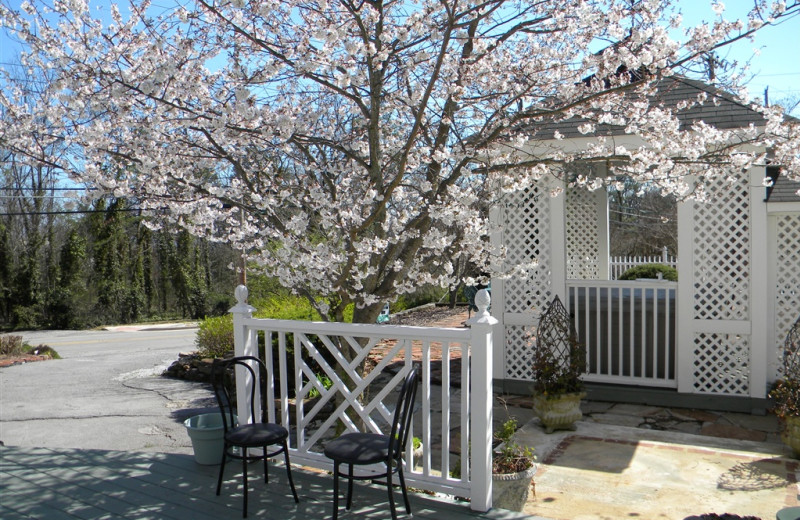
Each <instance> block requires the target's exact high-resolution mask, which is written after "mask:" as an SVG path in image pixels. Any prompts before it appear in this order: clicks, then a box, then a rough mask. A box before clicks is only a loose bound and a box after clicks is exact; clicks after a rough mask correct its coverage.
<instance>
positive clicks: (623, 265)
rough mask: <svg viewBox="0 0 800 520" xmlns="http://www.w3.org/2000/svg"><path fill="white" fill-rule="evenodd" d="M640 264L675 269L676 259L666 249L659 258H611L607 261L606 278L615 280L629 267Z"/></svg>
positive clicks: (654, 256)
mask: <svg viewBox="0 0 800 520" xmlns="http://www.w3.org/2000/svg"><path fill="white" fill-rule="evenodd" d="M642 264H665V265H668V266H670V267H674V268H675V269H677V268H678V257H676V256H672V255H670V254H669V250H668V249H667V248H666V247H665V248H664V249H663V251H662V252H661V255H660V256H659V255H651V256H611V257H609V259H608V278H609V280H617V279H618V278H619V277H620V276H621V275H622V273H624V272H625V271H627V270H628V269H630V268H631V267H635V266H637V265H642Z"/></svg>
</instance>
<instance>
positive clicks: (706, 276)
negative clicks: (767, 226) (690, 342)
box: [693, 177, 766, 320]
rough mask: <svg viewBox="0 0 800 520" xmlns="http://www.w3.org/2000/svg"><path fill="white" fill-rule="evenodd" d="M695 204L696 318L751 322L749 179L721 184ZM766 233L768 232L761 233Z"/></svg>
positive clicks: (714, 186) (713, 186)
mask: <svg viewBox="0 0 800 520" xmlns="http://www.w3.org/2000/svg"><path fill="white" fill-rule="evenodd" d="M708 192H709V200H708V201H707V202H702V203H698V204H696V205H695V214H694V250H693V259H694V262H693V263H694V272H693V275H694V288H695V290H694V310H695V315H694V317H695V319H709V320H747V319H749V318H750V267H749V265H750V204H749V202H750V191H749V186H748V184H747V178H746V177H743V178H742V179H739V180H738V182H737V183H735V184H730V183H728V182H727V181H719V182H717V183H716V184H713V185H711V186H710V187H709V188H708ZM762 232H766V230H764V231H762Z"/></svg>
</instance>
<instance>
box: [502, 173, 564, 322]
mask: <svg viewBox="0 0 800 520" xmlns="http://www.w3.org/2000/svg"><path fill="white" fill-rule="evenodd" d="M549 203H550V200H549V194H548V193H547V191H546V190H545V189H542V188H541V187H539V186H534V187H531V188H528V189H527V190H525V191H524V192H521V193H517V194H515V195H513V196H512V197H510V200H509V202H508V203H507V204H506V207H505V227H504V230H505V236H504V239H505V245H506V256H507V259H508V263H509V264H510V265H518V264H523V263H528V262H531V261H532V260H536V261H538V264H537V266H536V267H534V268H533V269H531V270H530V271H529V272H528V273H527V277H526V278H523V277H516V278H511V279H509V280H507V281H506V304H505V305H506V309H505V310H506V312H511V313H514V312H529V311H535V310H537V309H541V308H542V306H543V305H544V304H546V302H547V301H548V299H549V297H550V286H551V283H552V280H551V279H550V207H549Z"/></svg>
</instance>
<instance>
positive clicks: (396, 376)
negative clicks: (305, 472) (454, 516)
mask: <svg viewBox="0 0 800 520" xmlns="http://www.w3.org/2000/svg"><path fill="white" fill-rule="evenodd" d="M481 293H482V294H481ZM481 293H479V295H478V296H477V297H476V305H477V306H478V308H479V311H478V312H477V313H475V315H474V316H473V318H471V319H470V320H469V321H468V324H469V326H470V328H467V329H457V328H431V327H410V326H394V325H369V324H347V323H321V322H302V321H289V320H268V319H255V318H253V317H252V311H253V310H255V309H254V308H253V307H251V306H249V305H247V303H246V299H247V288H246V287H245V286H241V285H240V286H239V287H237V289H236V299H237V302H238V303H237V305H236V306H235V307H234V308H233V309H231V313H232V314H233V323H234V340H235V353H236V355H237V356H241V355H255V356H257V355H258V352H259V350H261V351H263V352H264V358H265V362H266V364H267V368H268V373H269V374H270V376H269V377H270V380H269V381H265V382H259V383H258V384H262V385H265V387H266V388H265V389H264V390H265V393H264V395H266V399H267V413H268V419H269V420H270V421H273V422H278V423H280V424H282V425H283V426H284V427H286V428H287V429H288V430H289V431H290V432H291V435H290V445H289V449H290V453H291V459H292V463H293V464H302V465H305V466H310V467H314V468H319V469H323V470H331V469H332V464H331V461H330V460H329V459H327V458H326V457H325V456H324V454H323V448H324V443H325V441H326V440H328V439H331V438H333V437H334V436H335V434H336V429H337V425H339V426H341V425H344V428H345V429H346V430H349V431H356V430H357V429H359V428H366V429H369V430H371V431H373V432H377V433H380V432H383V433H388V428H389V426H388V425H389V423H390V421H391V418H392V414H393V412H392V410H393V407H394V400H395V399H396V395H397V390H399V385H400V384H402V381H403V380H404V378H405V375H406V374H407V373H408V372H409V370H410V369H411V367H412V366H413V365H417V366H419V367H420V369H421V387H420V389H419V392H418V400H419V401H418V403H417V406H416V407H415V413H414V425H413V431H412V432H411V434H412V435H413V436H417V437H419V439H420V440H421V441H422V445H423V447H424V448H423V454H422V456H421V460H415V459H414V458H413V455H412V448H411V446H410V444H411V443H409V447H408V452H407V453H406V456H405V461H406V468H407V469H406V472H405V473H406V480H407V481H408V484H409V485H410V486H413V487H416V488H421V489H426V490H430V491H437V492H443V493H447V494H452V495H455V496H462V497H469V498H470V508H471V509H473V510H475V511H488V510H489V509H490V508H491V506H492V478H491V475H492V467H491V454H492V452H491V449H492V446H491V443H492V399H493V397H492V356H491V345H492V330H493V326H494V324H496V323H497V320H495V319H494V318H492V317H491V316H490V315H489V313H488V311H487V309H488V306H489V295H488V292H486V291H481ZM290 347H291V351H290ZM345 350H347V351H349V353H350V355H349V356H346V355H345V353H344V351H345ZM439 353H441V362H439V361H438V359H436V358H439V357H440V356H439ZM367 359H368V360H369V361H370V363H369V365H372V368H371V370H369V371H366V372H362V371H361V370H360V367H361V366H362V362H363V361H364V360H367ZM312 360H313V363H314V365H315V368H316V370H320V369H321V370H322V372H324V375H325V376H327V377H328V378H329V379H330V380H331V381H332V385H331V386H330V388H325V385H323V384H322V383H321V382H320V381H319V380H318V379H317V377H316V374H315V371H314V368H312V367H311V366H309V364H310V363H311V362H312ZM456 370H458V371H459V372H458V374H459V375H460V388H458V387H455V388H454V387H453V385H451V382H452V380H453V378H454V375H455V374H456ZM434 373H435V375H436V376H437V378H434ZM290 379H291V380H293V381H294V385H293V388H291V389H290V388H289V385H288V381H289V380H290ZM434 379H436V381H434ZM236 382H237V395H249V393H248V391H247V388H248V385H250V384H252V381H248V380H247V376H246V372H245V371H244V370H243V369H242V374H241V375H240V374H239V373H237V378H236ZM312 388H315V389H316V390H317V392H318V393H319V395H320V398H319V399H318V400H314V401H308V402H307V401H305V400H304V398H305V397H308V396H309V393H310V392H311V390H312ZM248 406H249V405H248V403H247V402H244V400H242V401H240V402H239V403H238V414H239V417H240V418H249V411H248V410H249V408H248ZM292 408H293V409H292ZM292 412H293V413H292ZM434 447H435V449H434ZM412 461H413V462H412ZM456 465H458V466H459V467H460V474H456V476H452V474H451V471H452V470H453V469H454V467H455V466H456ZM376 470H377V468H376Z"/></svg>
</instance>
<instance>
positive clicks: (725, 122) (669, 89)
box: [519, 76, 765, 140]
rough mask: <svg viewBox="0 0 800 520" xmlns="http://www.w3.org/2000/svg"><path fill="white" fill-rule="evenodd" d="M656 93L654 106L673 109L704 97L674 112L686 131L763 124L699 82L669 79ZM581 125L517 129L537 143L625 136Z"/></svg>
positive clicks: (615, 129) (617, 129)
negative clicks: (530, 133) (702, 126)
mask: <svg viewBox="0 0 800 520" xmlns="http://www.w3.org/2000/svg"><path fill="white" fill-rule="evenodd" d="M656 91H657V94H656V96H655V103H654V104H655V105H661V106H665V107H668V108H671V109H673V110H674V109H675V108H676V107H677V106H678V104H679V103H681V102H690V103H692V102H696V101H697V100H698V97H699V96H701V95H703V94H705V96H706V100H705V101H704V102H703V103H702V104H698V103H693V104H692V106H690V107H688V108H685V109H683V110H678V111H677V115H678V119H679V120H680V121H681V127H682V128H688V127H690V126H691V125H692V124H694V123H697V122H700V121H703V122H705V123H706V124H709V125H711V126H713V127H715V128H718V129H731V128H743V127H747V126H749V125H750V124H754V125H756V126H761V125H763V124H764V123H765V119H764V117H763V116H762V115H761V114H760V113H759V112H758V111H756V110H754V109H753V108H751V107H750V106H748V105H747V104H745V103H744V102H742V101H740V100H738V99H737V98H736V97H735V96H734V95H733V94H730V93H729V92H725V91H724V90H721V89H719V88H717V87H715V86H713V85H708V84H706V83H703V82H702V81H697V80H693V79H689V78H684V77H680V76H670V77H668V78H663V79H660V80H658V81H657V82H656ZM584 122H586V120H585V119H582V118H577V117H574V118H571V119H566V120H563V121H553V122H549V123H544V124H542V123H541V122H539V123H538V124H528V125H523V126H522V127H520V128H519V130H520V131H523V132H524V131H526V130H532V129H534V128H535V131H536V138H537V139H539V140H549V139H554V138H555V132H556V131H558V132H559V133H560V134H561V135H562V136H563V138H565V139H570V138H580V137H593V136H594V137H598V136H620V135H625V134H626V132H625V127H623V126H618V125H609V124H599V125H597V128H596V130H595V132H593V133H588V134H582V133H581V132H579V131H578V126H580V125H581V123H584Z"/></svg>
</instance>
